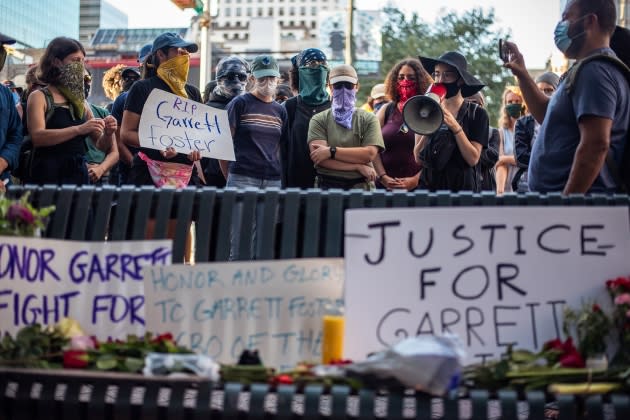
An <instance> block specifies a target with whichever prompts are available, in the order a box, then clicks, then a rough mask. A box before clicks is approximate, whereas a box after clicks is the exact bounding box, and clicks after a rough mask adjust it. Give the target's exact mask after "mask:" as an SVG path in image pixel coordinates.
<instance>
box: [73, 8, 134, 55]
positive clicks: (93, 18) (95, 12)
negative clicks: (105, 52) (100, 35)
mask: <svg viewBox="0 0 630 420" xmlns="http://www.w3.org/2000/svg"><path fill="white" fill-rule="evenodd" d="M80 1H81V4H80V21H79V41H81V42H82V43H83V44H88V43H89V42H90V40H91V39H92V37H93V36H94V34H96V31H97V30H98V29H100V28H127V25H128V18H127V14H126V13H124V12H123V11H121V10H119V9H117V8H116V7H114V6H113V5H112V4H111V3H109V2H108V1H107V0H80Z"/></svg>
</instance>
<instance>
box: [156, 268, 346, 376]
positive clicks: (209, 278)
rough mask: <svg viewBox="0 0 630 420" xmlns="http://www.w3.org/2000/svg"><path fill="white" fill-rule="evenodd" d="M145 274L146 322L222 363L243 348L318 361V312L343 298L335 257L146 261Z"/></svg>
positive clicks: (268, 360)
mask: <svg viewBox="0 0 630 420" xmlns="http://www.w3.org/2000/svg"><path fill="white" fill-rule="evenodd" d="M145 278H146V283H145V291H146V298H147V306H146V314H147V330H149V331H152V330H158V329H159V330H160V331H170V332H172V333H173V335H174V336H175V338H176V339H177V342H178V343H179V344H180V345H184V346H186V347H189V348H191V349H192V350H194V351H196V352H197V353H201V354H205V355H208V356H210V357H212V358H214V359H215V360H217V361H219V362H222V363H230V364H233V363H236V362H237V360H238V356H239V355H240V354H241V352H242V351H243V350H244V349H258V351H259V354H260V356H261V358H262V361H263V363H264V364H265V366H273V367H276V368H279V369H282V368H287V367H294V366H295V364H296V363H297V362H299V361H303V360H315V361H319V360H320V359H321V334H322V316H323V315H324V313H325V311H326V310H327V309H328V308H329V307H342V306H343V300H342V291H343V279H344V273H343V260H342V259H341V258H334V259H293V260H276V261H238V262H226V263H211V264H197V265H193V266H190V265H171V266H167V267H147V268H145Z"/></svg>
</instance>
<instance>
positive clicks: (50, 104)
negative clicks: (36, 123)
mask: <svg viewBox="0 0 630 420" xmlns="http://www.w3.org/2000/svg"><path fill="white" fill-rule="evenodd" d="M41 91H42V93H43V94H44V98H45V99H46V113H45V114H44V115H45V117H44V121H45V122H48V120H50V117H52V114H53V113H54V112H55V101H54V99H53V96H52V92H51V91H50V90H49V89H48V87H47V86H45V87H43V88H42V89H41Z"/></svg>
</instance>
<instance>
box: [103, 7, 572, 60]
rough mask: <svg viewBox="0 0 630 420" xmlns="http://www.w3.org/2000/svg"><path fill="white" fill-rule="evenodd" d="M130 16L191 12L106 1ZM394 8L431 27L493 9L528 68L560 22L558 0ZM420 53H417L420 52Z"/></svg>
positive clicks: (176, 17) (148, 18)
mask: <svg viewBox="0 0 630 420" xmlns="http://www.w3.org/2000/svg"><path fill="white" fill-rule="evenodd" d="M109 1H110V3H112V4H114V5H115V6H116V7H118V8H119V9H121V10H123V11H124V12H126V13H127V15H128V16H129V27H130V28H148V27H157V28H159V27H185V26H188V24H189V21H190V16H191V15H192V14H193V13H194V11H185V12H182V11H181V10H180V9H179V8H177V6H175V5H174V4H173V3H172V2H171V1H170V0H109ZM386 3H387V2H386V1H382V0H380V1H379V0H355V7H356V8H358V9H368V10H370V9H371V10H375V9H379V8H381V7H383V6H384V5H385V4H386ZM392 3H394V4H395V5H396V6H397V7H399V8H401V9H404V10H406V11H415V12H417V13H418V14H419V16H420V17H421V18H422V19H423V20H425V21H427V22H429V23H431V22H434V21H435V19H436V17H437V16H439V15H440V13H446V12H448V11H456V12H462V11H465V10H470V9H472V8H473V7H476V6H480V7H482V8H484V9H485V10H489V9H490V7H494V10H495V15H496V22H497V26H498V27H500V28H505V29H510V30H511V31H512V37H513V39H514V41H516V43H517V44H518V46H519V48H520V49H521V51H522V52H523V55H524V56H525V61H526V63H527V66H528V67H530V68H542V67H544V66H545V63H546V61H547V59H548V58H549V56H550V55H551V54H552V53H556V54H557V50H556V48H555V46H554V44H553V30H554V28H555V25H556V23H557V22H558V20H559V19H560V0H528V1H506V0H431V1H427V0H402V1H401V0H394V1H392ZM419 53H420V52H419Z"/></svg>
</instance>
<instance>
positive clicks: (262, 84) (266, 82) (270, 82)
mask: <svg viewBox="0 0 630 420" xmlns="http://www.w3.org/2000/svg"><path fill="white" fill-rule="evenodd" d="M277 87H278V78H277V77H264V78H262V79H256V83H255V84H254V89H256V91H257V92H258V93H260V94H261V95H262V96H273V95H275V94H276V88H277Z"/></svg>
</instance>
